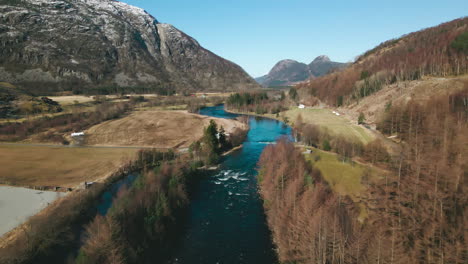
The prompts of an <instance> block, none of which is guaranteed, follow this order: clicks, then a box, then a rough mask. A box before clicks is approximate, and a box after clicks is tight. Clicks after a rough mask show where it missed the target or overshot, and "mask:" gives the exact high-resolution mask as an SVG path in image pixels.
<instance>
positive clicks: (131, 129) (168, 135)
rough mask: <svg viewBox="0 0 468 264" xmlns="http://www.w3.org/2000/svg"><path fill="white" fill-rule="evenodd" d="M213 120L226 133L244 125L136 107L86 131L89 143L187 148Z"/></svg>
mask: <svg viewBox="0 0 468 264" xmlns="http://www.w3.org/2000/svg"><path fill="white" fill-rule="evenodd" d="M210 120H215V121H216V123H217V124H218V126H223V127H224V129H225V130H226V133H231V132H233V131H234V130H235V129H236V128H244V127H245V126H244V124H242V123H240V122H238V121H236V120H228V119H222V118H211V117H207V116H201V115H196V114H190V113H187V112H185V111H154V110H148V111H136V112H133V113H132V114H130V115H129V116H127V117H124V118H121V119H117V120H111V121H108V122H104V123H101V124H99V125H96V126H93V127H91V128H90V129H88V130H87V131H86V135H87V136H86V144H88V145H99V146H149V147H155V148H181V147H182V148H187V147H189V146H190V144H192V143H193V142H194V141H196V140H198V139H200V138H201V137H202V136H203V129H204V127H207V126H208V124H209V122H210Z"/></svg>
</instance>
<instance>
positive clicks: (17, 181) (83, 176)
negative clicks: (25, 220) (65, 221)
mask: <svg viewBox="0 0 468 264" xmlns="http://www.w3.org/2000/svg"><path fill="white" fill-rule="evenodd" d="M136 151H137V150H136V149H122V148H120V149H119V148H73V147H70V148H67V147H48V146H26V145H25V146H20V145H0V183H2V184H8V185H18V186H60V187H75V186H76V185H78V184H79V183H81V182H84V181H95V180H97V179H98V178H102V177H106V176H107V175H108V174H109V173H111V172H112V171H114V170H115V169H117V168H118V167H120V166H121V164H123V163H124V162H125V161H126V160H129V159H131V158H132V157H134V155H135V153H136Z"/></svg>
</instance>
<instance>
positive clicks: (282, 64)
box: [256, 55, 346, 87]
mask: <svg viewBox="0 0 468 264" xmlns="http://www.w3.org/2000/svg"><path fill="white" fill-rule="evenodd" d="M345 66H346V64H344V63H339V62H333V61H331V60H330V58H329V57H328V56H326V55H321V56H318V57H317V58H315V59H314V61H313V62H312V63H310V64H309V65H307V64H305V63H301V62H298V61H295V60H290V59H287V60H281V61H279V62H278V63H276V64H275V66H274V67H273V68H272V69H271V71H270V72H269V73H268V74H267V75H265V76H262V77H259V78H256V80H257V82H259V83H260V84H262V85H264V86H271V87H275V86H285V85H292V84H295V83H298V82H303V81H305V80H307V79H310V78H314V77H319V76H322V75H325V74H327V73H328V72H330V70H333V69H336V68H342V67H345Z"/></svg>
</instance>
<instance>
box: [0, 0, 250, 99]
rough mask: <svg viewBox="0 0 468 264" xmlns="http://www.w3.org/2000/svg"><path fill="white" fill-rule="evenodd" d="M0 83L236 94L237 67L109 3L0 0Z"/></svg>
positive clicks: (37, 89)
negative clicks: (232, 91) (224, 91)
mask: <svg viewBox="0 0 468 264" xmlns="http://www.w3.org/2000/svg"><path fill="white" fill-rule="evenodd" d="M0 46H1V47H2V49H1V51H0V81H4V82H9V83H12V84H14V85H16V86H18V87H22V88H25V89H27V90H29V91H31V92H34V93H37V94H44V93H53V92H58V91H68V90H72V91H74V92H76V93H81V92H117V91H127V92H132V91H135V92H158V91H159V92H161V91H162V92H164V91H167V90H179V91H180V90H238V89H249V88H255V87H258V85H257V84H256V82H255V81H254V80H253V79H252V78H251V77H250V76H249V75H248V74H246V73H245V71H244V70H243V69H242V68H241V67H239V66H238V65H236V64H234V63H232V62H230V61H227V60H225V59H223V58H221V57H219V56H217V55H215V54H213V53H212V52H210V51H208V50H206V49H204V48H203V47H202V46H201V45H200V44H199V43H198V42H197V41H196V40H195V39H193V38H191V37H190V36H188V35H186V34H185V33H183V32H182V31H180V30H178V29H177V28H175V27H174V26H172V25H169V24H162V23H159V22H158V21H157V20H156V19H155V18H154V17H153V16H151V15H150V14H148V13H147V12H146V11H144V10H143V9H140V8H137V7H134V6H130V5H127V4H125V3H121V2H118V1H112V0H61V1H47V0H0Z"/></svg>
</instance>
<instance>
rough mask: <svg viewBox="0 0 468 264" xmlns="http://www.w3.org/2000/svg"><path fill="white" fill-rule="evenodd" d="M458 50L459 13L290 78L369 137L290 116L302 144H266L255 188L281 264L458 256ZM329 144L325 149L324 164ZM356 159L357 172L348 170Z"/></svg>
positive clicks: (465, 59) (461, 213)
mask: <svg viewBox="0 0 468 264" xmlns="http://www.w3.org/2000/svg"><path fill="white" fill-rule="evenodd" d="M467 55H468V18H462V19H457V20H454V21H451V22H448V23H444V24H441V25H439V26H436V27H433V28H428V29H425V30H421V31H419V32H415V33H411V34H408V35H405V36H403V37H401V38H398V39H395V40H390V41H387V42H384V43H383V44H381V45H379V46H378V47H376V48H374V49H372V50H370V51H368V52H366V53H364V55H362V56H360V57H359V58H358V59H357V60H356V62H354V63H353V64H352V65H350V66H349V67H347V68H345V69H343V70H342V71H339V72H335V73H332V74H328V75H326V76H323V77H320V78H316V79H313V80H310V81H309V82H308V83H303V84H300V85H298V86H297V94H298V97H299V98H295V99H296V101H297V102H302V103H304V104H307V105H316V104H317V105H318V107H320V108H323V107H325V108H333V113H335V114H336V113H338V114H337V115H340V116H346V117H347V118H350V119H352V120H354V122H356V123H360V124H361V127H363V128H364V127H366V128H367V130H368V131H372V132H373V133H375V135H377V136H378V137H377V140H375V141H373V142H370V143H366V144H365V145H363V146H359V144H356V143H352V142H346V141H345V140H343V139H342V138H339V137H338V136H337V135H333V134H332V135H330V132H333V131H334V130H336V128H330V129H328V130H327V129H323V125H321V124H320V123H319V122H317V121H316V120H314V119H313V118H312V119H311V118H303V117H300V116H299V115H297V116H296V120H293V121H294V122H295V124H294V126H295V128H296V129H297V130H298V132H297V133H298V134H299V135H300V137H302V143H303V144H305V145H308V146H307V148H309V151H308V152H304V150H302V149H300V148H299V147H297V146H296V147H295V146H294V145H293V144H291V143H288V142H279V143H278V144H277V145H276V146H269V147H268V148H267V149H266V150H265V152H264V153H263V154H262V158H261V161H260V170H259V173H260V175H261V177H260V179H261V182H260V190H261V194H262V196H263V198H264V199H265V203H264V205H265V209H266V214H267V219H268V222H269V225H270V228H271V229H272V233H273V238H274V241H275V243H276V245H277V246H278V254H279V258H280V260H281V261H282V262H285V263H401V264H403V263H405V264H406V263H466V262H467V260H468V251H467V250H466V249H467V242H466V241H467V240H466V236H467V232H466V228H465V229H464V228H462V227H465V226H466V220H467V218H466V216H467V206H466V205H467V201H468V197H467V195H466V193H467V186H468V185H467V184H466V176H467V175H468V167H467V163H466V160H467V159H468V148H467V142H468V103H467V102H468V75H467V73H468V56H467ZM291 91H296V89H292V90H291ZM291 94H294V95H295V97H297V95H296V93H291V92H290V95H291ZM297 102H295V103H296V105H297ZM336 107H338V108H336ZM331 110H332V109H327V111H331ZM290 111H291V110H290ZM296 111H297V112H300V113H301V114H302V115H304V116H305V117H308V116H310V114H308V112H312V111H317V110H316V109H303V110H296ZM285 113H287V112H280V113H279V114H278V115H279V116H282V115H285ZM306 114H308V115H307V116H306ZM347 130H351V127H350V126H349V127H348V129H347ZM390 144H392V145H396V147H394V148H393V151H389V148H388V146H389V145H390ZM330 150H331V151H333V152H336V153H337V155H336V158H330V157H328V158H327V162H330V164H325V163H324V161H323V159H324V158H326V156H327V155H331V153H326V155H324V151H330ZM336 162H340V163H341V164H342V165H343V166H349V169H342V170H336V167H337V165H336V164H333V163H336ZM356 164H363V165H364V166H365V167H367V169H365V170H364V171H362V172H356V173H355V175H352V173H351V169H352V168H354V167H355V166H356ZM375 167H377V168H379V169H382V170H376V171H373V170H372V168H375ZM333 168H335V170H332V169H333ZM304 183H305V184H304ZM342 186H346V187H347V188H348V189H346V188H343V187H342ZM338 187H340V188H338Z"/></svg>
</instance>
